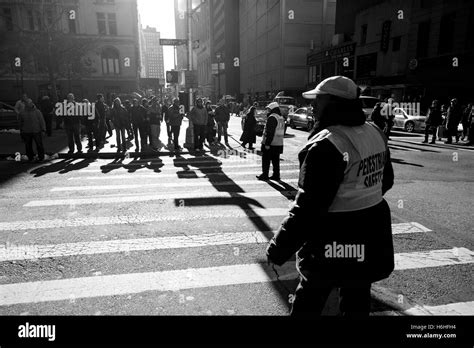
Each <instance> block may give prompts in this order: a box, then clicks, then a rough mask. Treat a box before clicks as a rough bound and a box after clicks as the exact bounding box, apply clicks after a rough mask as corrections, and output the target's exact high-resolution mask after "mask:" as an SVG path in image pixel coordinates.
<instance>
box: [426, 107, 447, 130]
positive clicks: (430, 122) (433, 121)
mask: <svg viewBox="0 0 474 348" xmlns="http://www.w3.org/2000/svg"><path fill="white" fill-rule="evenodd" d="M425 123H426V126H429V127H438V126H440V125H441V123H443V117H442V116H441V110H440V109H439V108H433V107H432V106H430V108H429V109H428V116H427V117H426V122H425Z"/></svg>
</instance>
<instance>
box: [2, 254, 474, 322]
mask: <svg viewBox="0 0 474 348" xmlns="http://www.w3.org/2000/svg"><path fill="white" fill-rule="evenodd" d="M459 251H462V253H463V254H467V255H464V256H466V259H464V260H461V259H459V258H458V259H457V260H454V259H451V258H447V257H446V253H448V252H450V250H434V251H430V252H426V253H402V254H396V255H395V258H396V260H397V263H396V270H403V269H413V268H418V267H421V268H424V267H441V266H446V265H453V264H466V263H472V252H471V251H469V250H467V249H464V248H459ZM451 252H452V250H451ZM428 254H429V255H431V256H432V258H431V260H430V265H429V266H428V265H427V263H426V261H422V262H418V263H417V265H418V267H414V265H415V263H416V262H413V261H414V260H417V259H418V260H420V258H421V259H424V258H425V256H426V255H428ZM460 256H461V255H460ZM464 256H463V257H464ZM434 257H438V258H439V259H435V258H434ZM467 258H469V259H467ZM407 261H408V262H407ZM264 267H265V266H264V265H263V264H244V265H231V266H218V267H207V268H191V269H184V270H174V271H162V272H147V273H131V274H119V275H105V276H94V277H82V278H70V279H61V280H47V281H37V282H26V283H15V284H6V285H0V306H8V305H14V304H21V303H38V302H49V301H61V300H68V299H70V297H71V295H72V296H74V298H76V299H78V298H92V297H100V296H117V295H125V294H136V293H140V292H145V291H178V290H184V289H195V288H203V287H216V286H227V285H236V284H251V283H261V282H268V281H270V280H272V279H273V278H272V279H271V278H269V276H268V275H267V272H265V269H264ZM294 267H295V264H294V262H288V263H287V264H286V265H285V269H286V272H281V273H282V277H280V278H283V279H295V278H296V277H297V273H296V272H294V271H293V272H291V271H289V270H292V269H294ZM288 271H289V272H288ZM270 274H271V273H270ZM427 309H428V308H427ZM432 310H433V308H432ZM438 310H439V308H438ZM452 310H459V307H458V306H456V308H453V306H451V307H446V306H445V307H444V309H443V311H445V313H448V312H449V311H452Z"/></svg>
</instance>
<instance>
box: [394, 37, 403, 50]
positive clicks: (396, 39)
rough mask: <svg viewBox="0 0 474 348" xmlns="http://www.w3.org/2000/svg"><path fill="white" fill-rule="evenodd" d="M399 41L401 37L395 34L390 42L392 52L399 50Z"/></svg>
mask: <svg viewBox="0 0 474 348" xmlns="http://www.w3.org/2000/svg"><path fill="white" fill-rule="evenodd" d="M401 42H402V37H401V36H396V37H394V38H393V42H392V51H393V52H398V51H400V44H401Z"/></svg>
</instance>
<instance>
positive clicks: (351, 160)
mask: <svg viewBox="0 0 474 348" xmlns="http://www.w3.org/2000/svg"><path fill="white" fill-rule="evenodd" d="M323 139H328V140H329V141H330V142H331V143H332V144H333V145H334V146H335V147H336V148H337V150H338V151H339V152H340V153H341V154H342V156H343V157H344V161H345V162H347V165H346V169H345V172H344V179H343V181H342V183H341V185H340V186H339V189H338V191H337V193H336V196H335V198H334V200H333V202H332V204H331V205H330V207H329V210H328V211H329V212H349V211H357V210H361V209H366V208H370V207H373V206H375V205H377V204H379V203H380V202H381V201H382V199H383V197H382V178H383V172H384V167H385V163H386V161H387V155H388V146H387V141H386V139H385V138H384V137H383V136H382V134H381V132H380V130H378V129H377V128H376V127H375V126H373V125H371V124H369V123H365V124H364V125H362V126H358V127H347V126H331V127H328V128H327V129H325V130H323V131H321V132H319V133H318V134H316V135H315V136H314V137H313V138H312V139H310V140H309V144H310V143H316V142H319V141H321V140H323ZM323 165H324V164H323ZM323 170H324V169H323Z"/></svg>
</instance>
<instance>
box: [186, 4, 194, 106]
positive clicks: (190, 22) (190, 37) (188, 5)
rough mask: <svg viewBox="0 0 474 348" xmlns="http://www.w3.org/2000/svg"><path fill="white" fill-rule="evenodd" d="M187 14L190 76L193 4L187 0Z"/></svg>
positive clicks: (191, 97)
mask: <svg viewBox="0 0 474 348" xmlns="http://www.w3.org/2000/svg"><path fill="white" fill-rule="evenodd" d="M187 14H188V71H189V74H191V72H192V70H193V35H192V20H193V2H192V0H187ZM192 105H193V89H192V88H191V87H190V88H189V110H191V107H192Z"/></svg>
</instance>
